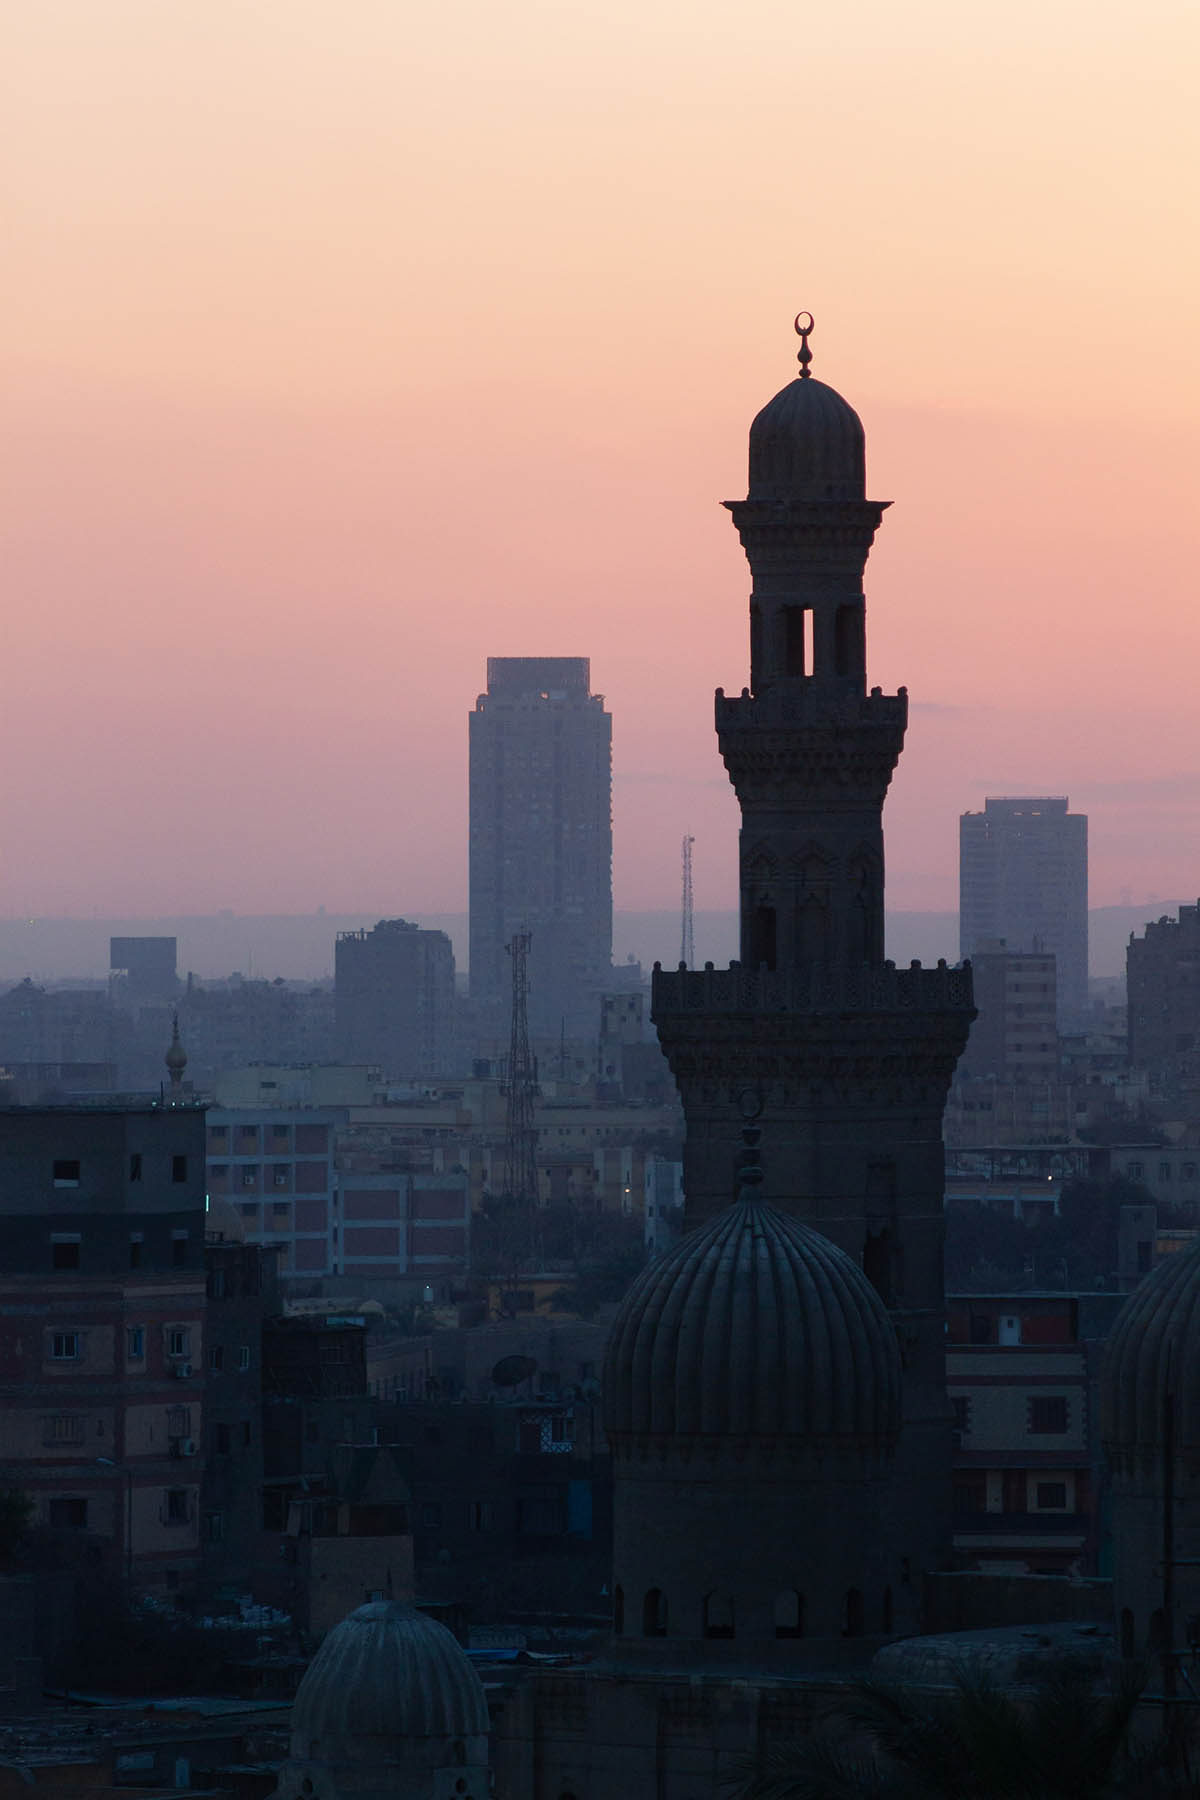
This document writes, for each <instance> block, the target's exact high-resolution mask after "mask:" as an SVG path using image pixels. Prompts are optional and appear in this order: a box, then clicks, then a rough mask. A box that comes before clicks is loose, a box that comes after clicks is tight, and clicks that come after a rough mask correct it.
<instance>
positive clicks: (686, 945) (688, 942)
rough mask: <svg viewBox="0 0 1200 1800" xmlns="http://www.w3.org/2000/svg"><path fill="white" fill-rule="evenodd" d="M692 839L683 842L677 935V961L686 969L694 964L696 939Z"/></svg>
mask: <svg viewBox="0 0 1200 1800" xmlns="http://www.w3.org/2000/svg"><path fill="white" fill-rule="evenodd" d="M695 841H696V840H695V838H694V837H685V838H684V840H683V852H682V856H683V905H682V907H681V909H680V910H681V915H682V923H681V928H680V934H679V960H680V962H681V963H686V964H687V966H688V968H689V969H691V968H694V967H695V963H696V939H695V932H694V930H693V921H692V845H693V844H694V843H695Z"/></svg>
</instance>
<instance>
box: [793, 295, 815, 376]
mask: <svg viewBox="0 0 1200 1800" xmlns="http://www.w3.org/2000/svg"><path fill="white" fill-rule="evenodd" d="M806 319H807V320H808V324H807V325H806V324H805V323H804V321H805V320H806ZM812 328H813V316H812V314H811V313H810V312H798V313H797V314H796V336H797V337H798V338H799V339H800V349H799V352H798V353H797V356H796V361H797V362H798V363H799V364H800V379H801V381H807V380H808V379H809V368H808V365H809V363H810V362H811V361H812V351H811V350H810V349H809V347H808V334H809V332H810V331H811V330H812Z"/></svg>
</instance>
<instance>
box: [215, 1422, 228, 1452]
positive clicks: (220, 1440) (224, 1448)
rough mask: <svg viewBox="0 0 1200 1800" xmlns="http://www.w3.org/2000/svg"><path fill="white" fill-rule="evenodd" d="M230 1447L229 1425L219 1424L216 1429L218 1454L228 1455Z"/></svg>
mask: <svg viewBox="0 0 1200 1800" xmlns="http://www.w3.org/2000/svg"><path fill="white" fill-rule="evenodd" d="M229 1449H230V1438H229V1427H228V1425H223V1424H222V1425H218V1426H217V1430H216V1452H217V1455H218V1456H228V1455H229Z"/></svg>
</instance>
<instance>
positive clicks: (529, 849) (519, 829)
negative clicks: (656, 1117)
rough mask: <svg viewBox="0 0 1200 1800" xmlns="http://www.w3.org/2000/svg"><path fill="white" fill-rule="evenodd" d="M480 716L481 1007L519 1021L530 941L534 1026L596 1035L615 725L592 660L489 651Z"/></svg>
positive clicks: (491, 1027) (554, 1034)
mask: <svg viewBox="0 0 1200 1800" xmlns="http://www.w3.org/2000/svg"><path fill="white" fill-rule="evenodd" d="M487 674H488V685H487V693H486V694H480V696H479V698H478V700H477V701H476V702H475V710H474V712H473V713H472V714H471V726H470V748H471V1003H472V1008H473V1010H474V1012H475V1015H476V1020H477V1026H478V1028H479V1029H480V1031H481V1032H482V1034H483V1035H485V1036H487V1035H490V1036H492V1037H493V1038H496V1039H499V1038H500V1036H501V1034H502V1033H503V1032H504V1031H506V1030H507V1026H508V1000H509V991H510V986H511V971H510V963H509V958H508V956H507V954H506V946H507V945H508V944H509V943H511V942H512V939H513V937H514V935H515V934H517V933H525V932H528V933H530V934H531V936H532V940H533V942H532V946H531V949H530V956H529V1026H530V1030H531V1031H532V1033H533V1035H534V1038H535V1040H536V1039H537V1038H539V1037H540V1038H542V1039H547V1038H550V1039H553V1041H554V1042H555V1043H557V1042H558V1041H559V1037H560V1033H561V1032H562V1030H563V1029H564V1025H565V1030H566V1033H567V1035H568V1036H571V1035H572V1034H576V1035H583V1034H586V1035H587V1036H589V1037H594V1036H595V1033H596V1029H597V1021H598V1017H599V1014H598V1006H599V996H600V994H601V992H602V991H603V989H604V987H605V986H606V985H607V983H608V980H609V971H610V969H611V966H612V719H611V718H610V716H609V714H608V713H607V712H606V711H605V710H604V700H603V697H602V696H601V695H599V694H593V693H591V692H590V691H589V685H590V679H591V665H590V662H589V659H588V658H587V657H586V656H489V658H488V665H487Z"/></svg>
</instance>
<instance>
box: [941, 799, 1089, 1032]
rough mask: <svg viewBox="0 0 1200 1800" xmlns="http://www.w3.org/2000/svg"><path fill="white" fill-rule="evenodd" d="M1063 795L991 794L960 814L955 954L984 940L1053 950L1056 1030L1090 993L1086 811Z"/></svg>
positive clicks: (1075, 1015) (1076, 1015) (1083, 1007)
mask: <svg viewBox="0 0 1200 1800" xmlns="http://www.w3.org/2000/svg"><path fill="white" fill-rule="evenodd" d="M1068 805H1069V802H1068V801H1067V800H1066V798H1065V797H1063V796H1062V795H1052V796H1047V797H1043V798H1019V799H1018V798H1011V797H1007V796H1005V797H989V798H988V799H986V800H985V801H984V808H983V811H982V812H981V813H963V815H962V816H961V818H960V819H959V865H958V880H959V925H958V929H959V952H960V954H961V955H962V956H970V957H973V956H974V954H975V951H976V949H977V948H978V947H979V945H980V944H981V943H982V942H984V941H985V940H989V939H990V940H993V941H994V940H995V939H997V938H1003V939H1004V941H1005V944H1006V946H1007V948H1008V949H1009V950H1010V951H1012V952H1021V953H1034V952H1040V953H1042V954H1046V955H1053V956H1054V957H1055V959H1056V961H1057V965H1058V1018H1059V1027H1060V1029H1062V1028H1064V1026H1066V1025H1068V1024H1070V1023H1073V1022H1075V1021H1076V1020H1078V1019H1080V1018H1082V1017H1083V1016H1084V1014H1085V1013H1086V1011H1087V998H1088V985H1087V983H1088V912H1087V906H1088V897H1087V896H1088V885H1087V816H1086V814H1084V813H1072V812H1069V811H1068Z"/></svg>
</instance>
